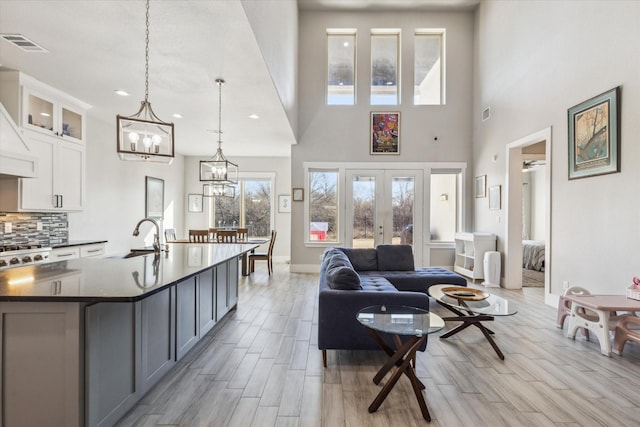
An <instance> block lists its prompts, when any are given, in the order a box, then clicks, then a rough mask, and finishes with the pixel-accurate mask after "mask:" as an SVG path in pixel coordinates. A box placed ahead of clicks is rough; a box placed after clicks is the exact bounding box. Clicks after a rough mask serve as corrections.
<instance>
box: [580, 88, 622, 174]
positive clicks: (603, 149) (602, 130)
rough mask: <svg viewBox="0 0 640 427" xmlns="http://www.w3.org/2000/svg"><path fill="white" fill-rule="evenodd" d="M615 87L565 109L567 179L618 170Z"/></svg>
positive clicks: (616, 89)
mask: <svg viewBox="0 0 640 427" xmlns="http://www.w3.org/2000/svg"><path fill="white" fill-rule="evenodd" d="M618 117H619V111H618V88H615V89H612V90H610V91H608V92H605V93H603V94H601V95H598V96H597V97H595V98H592V99H590V100H588V101H585V102H583V103H581V104H578V105H576V106H575V107H573V108H571V109H569V179H574V178H583V177H586V176H592V175H602V174H605V173H611V172H618V171H619V170H620V168H619V157H618V151H619V143H620V141H619V136H618V135H619V133H618V127H619V122H618Z"/></svg>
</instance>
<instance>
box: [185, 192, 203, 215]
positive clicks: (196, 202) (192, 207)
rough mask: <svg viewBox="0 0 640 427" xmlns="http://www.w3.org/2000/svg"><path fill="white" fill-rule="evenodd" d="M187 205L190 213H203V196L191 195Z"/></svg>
mask: <svg viewBox="0 0 640 427" xmlns="http://www.w3.org/2000/svg"><path fill="white" fill-rule="evenodd" d="M187 204H188V205H189V212H202V194H189V196H188V200H187Z"/></svg>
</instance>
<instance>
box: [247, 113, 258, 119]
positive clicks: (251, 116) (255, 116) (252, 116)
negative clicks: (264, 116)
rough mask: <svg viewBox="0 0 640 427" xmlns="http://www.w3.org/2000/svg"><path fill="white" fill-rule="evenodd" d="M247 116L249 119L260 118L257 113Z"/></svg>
mask: <svg viewBox="0 0 640 427" xmlns="http://www.w3.org/2000/svg"><path fill="white" fill-rule="evenodd" d="M249 118H250V119H259V118H260V116H259V115H257V114H249Z"/></svg>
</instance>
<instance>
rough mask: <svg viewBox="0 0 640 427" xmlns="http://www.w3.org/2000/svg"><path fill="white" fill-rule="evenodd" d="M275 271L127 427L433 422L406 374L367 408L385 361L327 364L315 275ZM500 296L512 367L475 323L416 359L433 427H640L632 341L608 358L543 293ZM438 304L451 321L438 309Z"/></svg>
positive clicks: (502, 336) (249, 285) (362, 354)
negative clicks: (563, 322)
mask: <svg viewBox="0 0 640 427" xmlns="http://www.w3.org/2000/svg"><path fill="white" fill-rule="evenodd" d="M275 267H276V269H275V272H274V275H272V276H271V277H269V276H268V275H267V274H266V269H263V268H258V271H257V272H256V273H254V274H253V275H252V276H251V277H248V278H244V277H243V278H241V282H240V302H239V304H238V309H237V311H235V312H233V313H232V314H231V315H230V316H228V318H227V320H226V321H225V322H222V324H220V325H218V326H216V328H215V329H214V330H213V331H212V332H211V333H209V334H208V335H207V336H206V337H204V338H203V339H202V340H201V342H200V344H199V345H198V346H197V348H195V349H194V350H193V351H191V353H190V354H189V355H187V357H186V358H185V359H184V360H182V361H180V363H178V364H177V365H176V367H175V369H174V370H173V371H172V372H171V373H169V374H168V375H167V376H166V377H165V378H164V379H163V380H162V381H161V382H160V383H159V384H158V385H156V387H155V388H154V389H152V390H151V391H150V392H149V393H148V394H147V396H145V398H144V399H142V401H141V402H140V403H139V404H138V405H137V406H136V407H135V408H134V409H132V410H131V411H130V412H129V414H127V416H125V417H124V418H123V419H122V420H120V422H119V424H118V425H119V426H160V425H163V426H166V425H169V426H173V425H175V426H242V427H245V426H258V427H266V426H328V427H334V426H367V427H369V426H371V427H377V426H403V427H404V426H424V425H428V424H427V423H426V421H425V420H424V419H422V417H421V414H420V410H419V408H418V405H417V402H416V401H415V396H414V395H413V391H412V389H411V385H410V383H409V381H408V379H407V378H406V377H403V378H401V379H400V381H399V382H398V384H397V385H396V387H395V388H394V389H393V390H392V391H391V393H390V395H389V397H388V398H387V400H386V401H385V402H384V403H383V404H382V406H381V407H380V409H379V410H378V412H376V413H374V414H369V413H368V411H367V407H368V406H369V404H370V403H371V401H372V400H373V398H374V397H375V396H376V394H377V393H378V391H379V389H380V386H376V385H375V384H373V382H372V378H373V376H374V374H375V373H376V372H377V370H378V368H379V367H380V366H381V365H382V363H383V362H384V360H385V358H384V357H383V356H382V354H381V352H375V351H371V352H368V351H329V352H328V363H329V366H328V368H326V369H323V367H322V358H321V352H320V351H319V350H318V348H317V296H316V295H317V281H318V276H317V275H314V274H290V273H289V272H288V266H287V265H276V266H275ZM492 291H495V293H496V294H500V295H502V296H504V297H506V298H508V299H509V300H511V301H513V302H514V303H516V304H518V308H519V312H518V314H517V315H515V316H511V317H505V318H498V319H496V321H495V322H493V323H492V324H491V325H490V327H491V329H493V330H494V331H495V333H496V335H495V336H496V341H497V343H498V345H499V346H500V347H501V349H502V351H503V352H504V354H505V360H504V361H501V360H500V359H499V358H498V357H497V356H496V354H495V353H494V352H493V349H492V348H491V346H490V345H489V343H487V342H486V341H485V339H484V337H483V336H482V334H481V333H480V331H478V330H477V329H475V328H469V329H467V330H465V331H464V332H461V333H460V334H458V335H455V336H454V337H451V338H449V339H446V340H440V339H438V335H440V333H438V334H435V335H432V336H430V337H429V341H428V346H427V350H426V351H425V352H424V353H418V359H417V374H418V377H419V378H420V380H421V381H422V382H423V383H424V384H425V385H426V390H425V394H426V401H427V405H428V407H429V410H430V412H431V416H432V422H431V424H430V425H432V426H442V427H445V426H447V427H448V426H474V427H477V426H491V427H494V426H536V427H538V426H566V427H574V426H639V425H640V346H639V345H637V344H634V343H627V346H626V348H625V355H624V357H620V356H617V355H613V356H612V357H611V358H609V357H605V356H602V355H600V351H599V345H598V344H597V341H584V339H576V340H575V341H572V340H569V339H568V338H566V337H565V334H564V330H560V329H557V328H556V326H555V309H553V308H551V307H548V306H546V305H544V304H543V292H544V289H541V288H525V289H523V290H517V291H515V290H504V289H497V290H493V289H492ZM432 309H433V311H434V312H436V313H438V314H441V315H448V313H447V312H446V310H444V309H443V308H442V307H439V306H438V305H437V304H435V303H433V305H432ZM456 324H457V323H449V324H448V326H447V327H452V326H454V325H456ZM592 339H593V340H595V339H594V338H592ZM387 378H388V377H387ZM387 378H385V379H387ZM383 381H384V380H383Z"/></svg>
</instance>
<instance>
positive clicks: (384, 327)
mask: <svg viewBox="0 0 640 427" xmlns="http://www.w3.org/2000/svg"><path fill="white" fill-rule="evenodd" d="M356 318H357V319H358V321H359V322H360V323H361V324H362V325H364V326H365V327H366V328H367V331H368V332H369V334H371V336H372V337H373V339H374V340H375V341H376V343H378V345H379V346H380V348H382V350H384V351H385V353H387V355H388V356H389V360H387V362H386V363H385V364H384V365H383V366H382V368H380V370H379V371H378V373H377V374H376V375H375V376H374V377H373V382H374V383H375V384H379V383H380V381H381V380H382V378H383V377H384V376H385V375H386V374H387V373H388V372H389V371H390V370H391V369H392V368H393V367H394V366H395V367H396V370H395V371H394V372H393V374H392V376H391V378H390V379H389V381H388V382H387V383H386V384H385V385H384V386H383V387H382V390H380V393H378V395H377V396H376V398H375V399H374V400H373V402H372V403H371V405H369V412H375V411H377V410H378V408H379V407H380V405H382V402H384V400H385V399H386V397H387V395H388V394H389V392H390V391H391V389H392V388H393V387H394V386H395V384H396V383H397V382H398V379H400V377H401V376H402V374H405V375H406V376H407V377H408V378H409V380H410V381H411V386H412V387H413V392H414V393H415V395H416V399H417V400H418V405H419V406H420V411H421V412H422V416H423V417H424V419H425V420H427V421H431V416H430V415H429V410H428V409H427V404H426V402H425V400H424V396H423V395H422V390H424V388H425V386H424V384H422V382H421V381H420V380H419V379H418V377H416V373H415V371H414V369H413V367H412V366H411V361H412V360H414V358H415V355H416V351H417V350H418V348H420V346H421V345H422V343H423V342H424V341H425V340H426V339H427V335H429V334H432V333H434V332H437V331H439V330H441V329H442V328H444V321H443V320H442V319H441V318H440V316H438V315H436V314H433V313H430V312H428V311H425V310H422V309H420V308H415V307H408V306H398V305H386V306H385V305H377V306H372V307H366V308H363V309H362V310H360V311H359V312H358V314H357V315H356ZM381 334H389V335H390V336H391V338H392V339H393V344H394V345H395V347H396V348H395V349H394V348H392V347H391V346H390V345H389V344H388V343H387V342H386V341H385V339H384V338H383V335H381Z"/></svg>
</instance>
